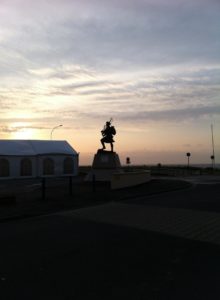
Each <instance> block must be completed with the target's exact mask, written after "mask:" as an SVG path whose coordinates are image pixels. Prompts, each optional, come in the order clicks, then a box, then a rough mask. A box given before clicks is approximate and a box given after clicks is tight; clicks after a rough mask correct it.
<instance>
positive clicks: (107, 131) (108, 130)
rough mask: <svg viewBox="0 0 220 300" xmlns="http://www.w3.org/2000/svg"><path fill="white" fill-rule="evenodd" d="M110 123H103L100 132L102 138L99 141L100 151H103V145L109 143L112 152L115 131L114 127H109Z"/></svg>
mask: <svg viewBox="0 0 220 300" xmlns="http://www.w3.org/2000/svg"><path fill="white" fill-rule="evenodd" d="M111 121H112V119H111V120H110V121H108V122H106V123H105V126H104V128H103V130H102V131H101V133H102V135H103V138H102V139H101V143H102V150H104V149H105V143H109V144H110V145H111V151H112V152H113V143H114V142H115V141H114V139H113V136H114V135H115V134H116V130H115V127H114V126H111Z"/></svg>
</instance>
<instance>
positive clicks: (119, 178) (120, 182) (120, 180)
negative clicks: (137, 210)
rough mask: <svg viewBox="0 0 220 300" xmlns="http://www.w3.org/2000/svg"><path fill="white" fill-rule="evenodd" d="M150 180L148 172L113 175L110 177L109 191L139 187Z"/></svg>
mask: <svg viewBox="0 0 220 300" xmlns="http://www.w3.org/2000/svg"><path fill="white" fill-rule="evenodd" d="M150 179H151V176H150V171H141V172H127V173H118V174H113V175H112V177H111V189H113V190H114V189H122V188H125V187H129V186H135V185H139V184H142V183H145V182H148V181H150Z"/></svg>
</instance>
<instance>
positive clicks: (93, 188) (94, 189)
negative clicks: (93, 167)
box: [92, 174, 96, 192]
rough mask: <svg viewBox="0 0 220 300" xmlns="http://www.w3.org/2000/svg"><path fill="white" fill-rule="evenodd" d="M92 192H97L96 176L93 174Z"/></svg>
mask: <svg viewBox="0 0 220 300" xmlns="http://www.w3.org/2000/svg"><path fill="white" fill-rule="evenodd" d="M92 191H93V192H95V191H96V177H95V174H92Z"/></svg>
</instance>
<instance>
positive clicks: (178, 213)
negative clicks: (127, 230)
mask: <svg viewBox="0 0 220 300" xmlns="http://www.w3.org/2000/svg"><path fill="white" fill-rule="evenodd" d="M58 214H60V215H63V216H64V215H65V216H69V217H73V218H74V219H75V218H77V219H83V220H87V221H88V220H89V221H95V222H100V223H107V224H114V225H121V226H126V227H133V228H137V229H143V230H149V231H153V232H159V233H163V234H168V235H171V236H176V237H182V238H187V239H191V240H195V241H202V242H209V243H213V244H217V245H220V214H219V213H215V212H206V211H195V210H190V209H182V208H166V207H158V206H155V207H154V206H142V205H134V204H124V203H114V202H112V203H107V204H104V205H99V206H96V207H88V208H83V209H78V210H74V211H70V212H61V213H58Z"/></svg>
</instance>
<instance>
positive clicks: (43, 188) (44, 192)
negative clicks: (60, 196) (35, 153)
mask: <svg viewBox="0 0 220 300" xmlns="http://www.w3.org/2000/svg"><path fill="white" fill-rule="evenodd" d="M41 198H42V200H45V199H46V179H45V178H42V181H41Z"/></svg>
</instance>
